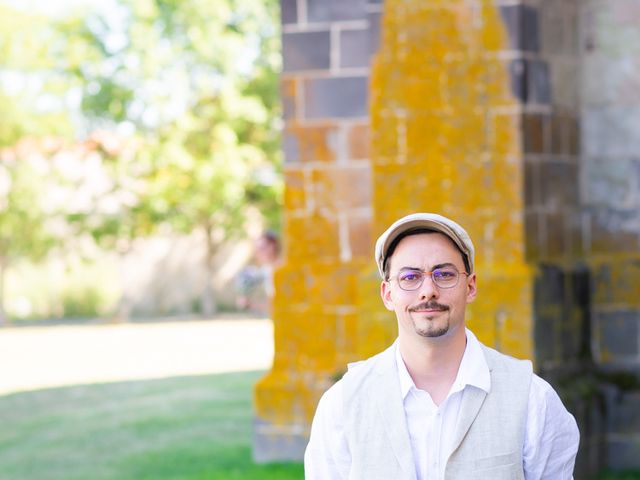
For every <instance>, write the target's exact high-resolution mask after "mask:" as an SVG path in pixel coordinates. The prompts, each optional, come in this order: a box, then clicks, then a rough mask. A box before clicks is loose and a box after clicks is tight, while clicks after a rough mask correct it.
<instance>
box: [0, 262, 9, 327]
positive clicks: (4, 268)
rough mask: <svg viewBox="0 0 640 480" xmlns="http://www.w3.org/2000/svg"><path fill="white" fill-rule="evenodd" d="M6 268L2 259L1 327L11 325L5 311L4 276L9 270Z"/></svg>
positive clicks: (0, 270) (0, 269)
mask: <svg viewBox="0 0 640 480" xmlns="http://www.w3.org/2000/svg"><path fill="white" fill-rule="evenodd" d="M6 267H7V266H6V262H5V260H4V258H0V325H6V324H7V323H9V319H8V318H7V314H6V313H5V311H4V300H5V298H4V276H5V273H6V270H7V268H6Z"/></svg>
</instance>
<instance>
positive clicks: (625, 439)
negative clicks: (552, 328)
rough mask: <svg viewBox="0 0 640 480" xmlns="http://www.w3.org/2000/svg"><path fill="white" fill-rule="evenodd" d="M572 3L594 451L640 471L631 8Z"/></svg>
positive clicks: (638, 25) (639, 28)
mask: <svg viewBox="0 0 640 480" xmlns="http://www.w3.org/2000/svg"><path fill="white" fill-rule="evenodd" d="M581 3H582V6H581V29H580V30H581V36H580V58H581V60H582V65H581V66H582V75H581V83H580V85H581V89H580V95H581V123H582V131H583V135H582V137H581V138H582V140H581V159H582V166H583V174H582V176H581V192H582V199H583V208H584V210H583V217H584V222H585V224H586V232H587V235H586V236H585V237H586V238H585V244H586V245H587V246H588V252H589V254H588V256H587V263H588V265H589V267H590V270H591V272H592V279H591V283H592V292H593V298H592V316H591V332H592V347H593V348H592V353H593V360H594V361H595V363H596V365H597V366H598V372H599V378H600V380H601V381H602V382H603V383H604V385H605V386H606V388H605V389H604V398H605V402H604V410H605V414H606V424H605V427H606V430H605V432H606V437H605V444H604V447H605V449H604V455H605V460H606V463H607V465H609V466H611V467H612V468H616V469H622V468H640V393H639V392H640V384H639V382H638V378H639V376H640V375H639V373H640V208H639V207H640V154H639V152H640V88H639V87H640V61H639V58H640V57H639V56H638V54H639V53H640V5H639V4H638V2H635V1H631V0H619V1H608V2H603V1H593V0H589V1H585V2H581Z"/></svg>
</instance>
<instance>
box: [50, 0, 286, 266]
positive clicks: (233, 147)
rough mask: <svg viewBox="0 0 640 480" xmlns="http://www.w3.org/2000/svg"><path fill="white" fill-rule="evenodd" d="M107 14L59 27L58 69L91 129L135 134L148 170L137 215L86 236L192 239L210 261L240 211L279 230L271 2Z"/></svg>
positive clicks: (154, 1) (163, 4)
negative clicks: (167, 229)
mask: <svg viewBox="0 0 640 480" xmlns="http://www.w3.org/2000/svg"><path fill="white" fill-rule="evenodd" d="M116 5H117V7H116V8H111V9H110V11H109V12H96V13H95V14H93V15H89V16H88V17H86V18H84V19H81V20H79V19H77V18H76V19H74V18H67V19H64V20H63V21H62V22H61V23H60V24H59V25H58V29H59V31H60V32H64V33H65V35H66V36H67V38H68V39H69V41H68V42H67V44H66V45H65V47H66V51H65V52H64V55H60V57H59V58H60V63H59V65H58V68H59V69H61V70H64V71H66V72H68V73H69V74H70V75H71V76H72V77H73V78H74V79H75V81H76V82H77V83H78V84H79V85H81V88H82V103H81V106H82V111H83V113H84V115H85V117H86V118H87V120H88V121H89V122H90V124H91V125H93V126H94V127H95V126H102V127H105V126H110V128H115V127H123V126H124V127H126V128H134V129H135V132H137V135H138V136H139V140H140V142H141V144H142V147H141V148H140V149H139V151H138V154H137V156H136V158H135V159H134V161H135V162H138V163H143V164H144V165H145V166H146V167H148V168H145V170H144V172H143V173H142V175H139V176H138V179H139V180H140V182H142V183H144V194H143V195H140V197H139V201H138V202H137V203H136V206H135V208H132V209H129V210H127V211H126V212H120V215H119V216H118V217H117V218H116V219H113V218H106V217H105V218H104V219H103V220H104V221H103V222H93V223H94V224H95V225H96V226H95V228H93V230H92V233H93V235H94V236H95V237H96V238H97V239H99V240H100V239H102V238H104V237H110V238H111V237H117V236H118V235H117V234H124V235H125V236H127V235H129V236H130V237H135V236H137V235H139V234H141V232H142V231H147V232H148V231H150V230H152V229H153V228H154V227H157V226H158V225H159V224H166V225H170V226H171V227H172V228H173V229H174V230H176V231H179V232H191V231H193V230H194V229H200V230H202V231H204V232H205V234H206V236H207V238H208V241H209V248H210V250H211V252H210V255H209V257H211V255H212V254H213V252H215V250H216V249H217V246H218V245H219V244H220V243H221V242H223V241H225V240H228V239H229V238H232V237H234V236H236V235H239V234H242V232H243V231H244V227H245V214H246V212H247V208H248V207H253V208H256V209H258V210H259V211H261V212H264V216H265V217H266V218H267V223H268V224H269V225H270V226H273V225H278V223H279V206H280V204H281V198H282V195H281V190H282V187H281V181H280V180H279V175H278V170H279V168H280V162H281V157H280V154H279V125H278V119H279V116H280V111H279V101H278V88H277V84H278V80H277V79H278V76H277V72H278V69H279V32H278V29H277V27H278V25H279V22H278V19H277V12H278V8H277V7H278V2H277V1H275V0H268V1H264V0H219V1H216V2H211V1H208V0H182V1H179V2H178V1H169V0H119V1H118V2H116ZM260 172H267V175H264V174H262V175H261V174H260ZM268 172H271V175H270V176H269V174H268ZM265 178H266V180H265ZM125 214H126V215H125ZM83 220H85V219H83ZM118 222H121V223H126V224H127V231H125V232H122V231H117V229H116V228H115V227H116V223H118ZM89 223H91V222H89ZM83 225H87V223H86V222H85V223H83ZM141 225H143V226H145V227H144V228H138V227H140V226H141Z"/></svg>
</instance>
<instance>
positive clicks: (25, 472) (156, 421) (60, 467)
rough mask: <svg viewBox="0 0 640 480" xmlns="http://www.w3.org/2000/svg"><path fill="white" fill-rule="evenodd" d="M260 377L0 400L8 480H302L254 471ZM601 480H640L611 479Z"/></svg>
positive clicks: (292, 470) (292, 474)
mask: <svg viewBox="0 0 640 480" xmlns="http://www.w3.org/2000/svg"><path fill="white" fill-rule="evenodd" d="M260 375H261V374H260V373H259V372H251V373H235V374H226V375H207V376H195V377H180V378H170V379H163V380H148V381H140V382H122V383H111V384H100V385H87V386H76V387H69V388H57V389H49V390H39V391H36V392H28V393H20V394H13V395H6V396H0V479H1V480H89V479H90V480H107V479H109V480H169V479H171V480H261V479H266V480H269V479H272V480H294V479H297V480H301V479H302V478H303V477H304V474H303V469H302V465H301V464H273V465H255V464H253V462H252V461H251V450H250V444H251V389H252V386H253V384H254V382H255V381H256V380H257V379H258V378H259V377H260ZM597 478H598V480H640V473H638V472H628V473H617V474H614V473H603V474H602V475H600V476H598V477H597Z"/></svg>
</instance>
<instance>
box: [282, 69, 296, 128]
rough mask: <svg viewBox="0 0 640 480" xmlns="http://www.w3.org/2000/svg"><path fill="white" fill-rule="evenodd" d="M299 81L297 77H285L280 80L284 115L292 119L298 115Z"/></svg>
mask: <svg viewBox="0 0 640 480" xmlns="http://www.w3.org/2000/svg"><path fill="white" fill-rule="evenodd" d="M297 96H298V81H297V80H296V79H295V78H284V79H282V81H281V82H280V98H281V100H282V116H283V118H284V119H285V120H290V119H293V118H295V117H296V116H297V115H298V99H297Z"/></svg>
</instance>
